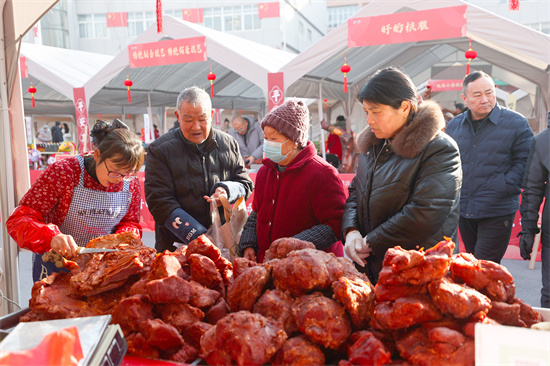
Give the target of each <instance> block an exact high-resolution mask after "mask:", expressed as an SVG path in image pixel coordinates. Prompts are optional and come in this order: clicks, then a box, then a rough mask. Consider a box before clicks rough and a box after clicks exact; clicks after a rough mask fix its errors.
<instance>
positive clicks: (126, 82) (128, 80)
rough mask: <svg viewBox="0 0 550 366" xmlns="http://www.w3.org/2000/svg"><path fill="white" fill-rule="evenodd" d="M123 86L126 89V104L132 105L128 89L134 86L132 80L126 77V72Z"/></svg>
mask: <svg viewBox="0 0 550 366" xmlns="http://www.w3.org/2000/svg"><path fill="white" fill-rule="evenodd" d="M124 85H126V88H128V104H132V96H131V95H130V87H131V86H132V85H134V83H133V82H132V80H130V78H129V77H128V71H126V80H124Z"/></svg>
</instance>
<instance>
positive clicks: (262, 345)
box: [20, 233, 542, 366]
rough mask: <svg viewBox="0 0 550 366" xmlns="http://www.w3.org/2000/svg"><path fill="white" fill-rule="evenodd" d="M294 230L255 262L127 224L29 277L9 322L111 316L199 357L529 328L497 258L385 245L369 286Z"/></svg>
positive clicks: (459, 343) (421, 351) (451, 342)
mask: <svg viewBox="0 0 550 366" xmlns="http://www.w3.org/2000/svg"><path fill="white" fill-rule="evenodd" d="M310 244H311V243H308V242H303V241H300V240H296V239H292V238H283V239H279V240H278V241H276V242H274V243H273V245H272V247H271V248H270V250H268V253H267V254H266V261H265V262H264V263H261V264H258V263H255V262H251V261H249V260H247V259H244V258H235V260H234V262H233V263H232V262H230V261H228V260H227V259H225V258H224V257H222V255H221V253H220V250H219V249H218V247H217V246H216V245H214V244H213V243H212V242H210V240H208V238H207V237H206V236H204V235H203V236H200V237H199V238H198V239H197V240H195V241H193V242H191V243H190V244H189V245H188V246H186V247H185V246H184V247H181V248H179V249H178V250H176V251H175V252H169V251H165V252H163V253H158V254H155V251H154V250H152V249H150V248H147V247H145V246H143V244H141V242H140V240H139V238H137V237H135V236H133V235H130V234H128V233H125V234H118V235H107V236H105V237H102V238H98V239H96V240H94V241H92V242H90V244H89V246H101V247H112V248H117V249H118V251H117V252H113V253H107V254H94V255H84V256H80V257H79V258H77V260H76V261H74V262H70V263H69V265H70V267H71V268H72V270H71V273H60V274H52V275H51V276H49V277H48V278H46V279H44V280H42V281H39V282H36V283H35V284H34V286H33V290H32V298H31V300H30V303H29V304H30V308H31V311H30V312H29V313H28V314H27V315H25V316H24V317H22V318H21V319H20V320H21V321H35V320H47V319H61V318H72V317H80V316H92V315H104V314H111V316H112V322H113V323H115V324H120V326H121V328H122V330H123V332H124V335H125V337H126V340H127V342H128V347H129V350H128V352H129V353H130V354H133V355H137V356H141V357H148V358H156V359H159V358H160V359H166V360H172V361H175V362H182V363H189V362H191V361H194V360H195V359H197V358H198V357H201V358H203V359H204V361H206V362H207V363H208V364H211V365H262V364H272V365H323V364H331V365H333V364H339V365H340V366H351V365H385V364H396V365H397V364H403V365H408V364H412V365H473V364H474V360H475V352H474V345H475V341H474V335H475V332H474V329H475V325H476V324H477V323H483V324H491V325H495V326H498V325H501V324H505V325H512V326H520V327H526V326H527V327H528V326H530V325H532V324H534V323H538V322H540V321H542V317H541V315H540V314H538V313H537V312H536V311H534V310H533V309H532V308H531V307H530V306H529V305H528V304H526V303H524V302H523V301H521V300H519V299H517V298H515V286H514V281H513V278H512V276H511V275H510V273H509V272H508V271H507V270H506V268H504V267H503V266H501V265H498V264H496V263H493V262H489V261H483V260H477V259H476V258H475V257H473V256H472V255H470V254H464V253H462V254H458V255H453V254H452V253H453V249H454V246H455V244H454V243H453V242H452V241H450V240H443V241H442V242H440V243H438V244H437V245H436V246H434V247H433V248H430V249H428V250H426V251H423V250H420V251H415V250H404V249H402V248H400V247H395V248H392V249H389V250H388V252H387V254H386V256H385V258H384V262H383V268H382V271H381V272H380V277H379V282H378V284H377V285H376V286H375V287H373V286H372V284H371V283H370V281H369V279H368V278H367V277H366V276H365V275H364V274H362V273H360V272H358V271H357V269H356V267H355V265H354V264H353V263H352V262H350V261H349V260H347V259H345V258H337V257H335V256H334V255H333V254H329V253H326V252H323V251H319V250H316V249H314V248H312V247H311V245H310Z"/></svg>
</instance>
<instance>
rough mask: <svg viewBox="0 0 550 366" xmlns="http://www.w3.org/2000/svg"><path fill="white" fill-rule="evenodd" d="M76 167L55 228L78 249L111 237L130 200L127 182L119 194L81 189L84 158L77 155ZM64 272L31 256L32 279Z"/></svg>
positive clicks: (37, 279)
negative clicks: (74, 180) (66, 205)
mask: <svg viewBox="0 0 550 366" xmlns="http://www.w3.org/2000/svg"><path fill="white" fill-rule="evenodd" d="M76 158H77V159H78V163H79V164H80V179H79V182H78V186H76V187H75V189H74V191H73V198H72V201H71V205H70V206H69V211H68V212H67V216H66V217H65V220H64V221H63V223H62V224H61V225H60V226H59V229H60V230H61V232H62V233H63V234H65V235H71V236H72V237H73V238H74V241H75V242H76V244H77V245H78V246H80V247H84V246H86V244H88V242H89V241H90V240H92V239H94V238H97V237H100V236H103V235H107V234H111V233H112V231H113V229H114V227H115V226H116V225H118V223H119V222H120V220H122V218H123V217H124V216H126V213H127V212H128V207H129V206H130V202H131V201H132V193H131V192H130V191H129V187H130V182H129V181H124V187H123V190H122V191H121V192H103V191H96V190H94V189H89V188H85V187H84V171H85V168H84V158H83V157H82V156H81V155H77V156H76ZM61 271H66V270H65V269H59V268H57V267H56V266H55V265H54V264H53V263H52V262H44V261H43V260H42V256H41V255H37V254H35V255H34V264H33V280H34V281H35V282H36V281H40V280H41V279H43V278H46V277H47V276H49V275H50V274H52V273H53V272H61Z"/></svg>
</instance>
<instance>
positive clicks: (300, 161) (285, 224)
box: [239, 99, 346, 262]
mask: <svg viewBox="0 0 550 366" xmlns="http://www.w3.org/2000/svg"><path fill="white" fill-rule="evenodd" d="M262 129H263V130H264V154H265V158H264V159H263V161H262V164H263V166H262V167H261V168H260V170H259V171H258V174H257V176H256V183H255V189H254V199H253V202H252V210H253V211H252V213H251V214H250V216H249V218H248V221H247V223H246V225H245V227H244V229H243V233H242V236H241V240H240V244H239V250H240V255H241V256H243V257H245V258H248V259H250V260H253V261H257V262H263V259H264V255H265V251H266V250H267V249H269V246H270V245H271V243H272V242H273V241H275V240H277V239H279V238H285V237H294V238H297V239H301V240H305V241H309V242H312V243H313V244H314V245H315V247H316V248H317V249H320V250H325V251H331V252H334V253H335V254H336V255H339V256H343V247H342V243H341V242H340V241H339V240H340V226H341V220H342V214H343V210H344V204H345V201H346V196H345V193H344V186H343V184H342V181H341V180H340V177H339V175H338V171H337V170H336V169H335V168H334V167H333V166H332V165H330V164H328V163H327V162H326V161H325V160H323V159H322V158H320V157H319V156H318V155H317V150H316V148H315V146H314V144H313V143H312V142H311V141H308V130H309V110H308V108H307V106H306V105H305V104H304V103H303V102H301V101H298V100H296V99H290V100H287V101H286V102H285V103H283V104H282V105H280V106H278V107H276V108H274V109H273V110H272V111H271V112H270V113H268V114H267V115H266V116H265V117H264V119H263V120H262Z"/></svg>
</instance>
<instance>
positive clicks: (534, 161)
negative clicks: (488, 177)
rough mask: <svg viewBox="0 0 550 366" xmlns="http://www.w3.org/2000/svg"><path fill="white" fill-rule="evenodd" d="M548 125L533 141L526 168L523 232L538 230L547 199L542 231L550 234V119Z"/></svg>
mask: <svg viewBox="0 0 550 366" xmlns="http://www.w3.org/2000/svg"><path fill="white" fill-rule="evenodd" d="M548 123H549V125H548V127H549V128H547V129H546V130H544V131H542V132H541V133H539V134H538V135H536V136H535V138H534V139H533V145H532V146H531V150H530V152H529V158H528V160H527V166H526V168H525V175H524V177H523V184H522V188H523V192H522V193H521V206H520V207H519V211H520V213H521V225H522V227H523V230H530V229H531V230H532V229H536V228H537V221H538V218H539V209H540V205H541V204H542V201H543V199H545V203H544V208H543V210H542V230H543V231H544V232H550V117H549V122H548ZM541 238H543V236H541ZM546 245H550V243H546Z"/></svg>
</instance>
